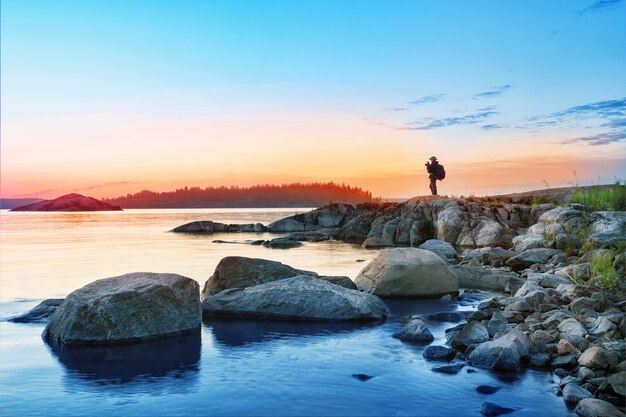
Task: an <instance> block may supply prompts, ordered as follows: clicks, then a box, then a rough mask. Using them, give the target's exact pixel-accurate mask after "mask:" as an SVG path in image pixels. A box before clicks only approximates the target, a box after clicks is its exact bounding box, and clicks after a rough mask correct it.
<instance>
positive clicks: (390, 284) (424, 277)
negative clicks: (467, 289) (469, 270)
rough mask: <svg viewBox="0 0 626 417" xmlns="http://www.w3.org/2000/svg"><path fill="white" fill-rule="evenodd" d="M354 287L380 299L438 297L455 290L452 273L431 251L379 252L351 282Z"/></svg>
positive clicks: (452, 292) (405, 249)
mask: <svg viewBox="0 0 626 417" xmlns="http://www.w3.org/2000/svg"><path fill="white" fill-rule="evenodd" d="M355 284H356V286H357V288H359V289H360V290H361V291H365V292H368V293H372V294H375V295H378V296H381V297H441V296H442V295H445V294H457V293H458V291H459V286H458V281H457V278H456V274H455V273H454V272H453V271H452V270H451V269H450V268H449V267H448V266H447V265H446V263H445V262H444V261H443V260H442V259H441V258H439V257H438V256H437V255H435V254H434V253H432V252H429V251H426V250H423V249H416V248H393V249H385V250H383V251H381V252H380V253H379V254H378V256H376V258H375V259H374V260H373V261H371V262H370V263H369V264H368V265H367V266H365V268H363V270H361V272H360V273H359V275H358V276H357V277H356V279H355Z"/></svg>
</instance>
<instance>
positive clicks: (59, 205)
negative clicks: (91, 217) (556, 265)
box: [11, 194, 122, 211]
mask: <svg viewBox="0 0 626 417" xmlns="http://www.w3.org/2000/svg"><path fill="white" fill-rule="evenodd" d="M120 210H122V209H121V208H120V206H113V205H111V204H109V203H104V202H102V201H99V200H96V199H95V198H93V197H86V196H84V195H81V194H66V195H63V196H61V197H58V198H55V199H52V200H44V201H38V202H36V203H32V204H27V205H25V206H20V207H15V208H14V209H11V211H120Z"/></svg>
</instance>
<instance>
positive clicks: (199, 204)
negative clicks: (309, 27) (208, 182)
mask: <svg viewBox="0 0 626 417" xmlns="http://www.w3.org/2000/svg"><path fill="white" fill-rule="evenodd" d="M102 201H103V202H106V203H109V204H113V205H119V206H120V207H123V208H212V207H214V208H231V207H244V208H245V207H321V206H324V205H326V204H328V203H330V202H341V203H347V204H359V203H367V202H372V201H379V199H376V198H373V197H372V193H371V192H369V191H366V190H363V189H361V188H359V187H352V186H350V185H345V184H336V183H334V182H327V183H319V182H315V183H291V184H282V185H269V184H264V185H255V186H252V187H237V186H232V187H206V188H200V187H184V188H179V189H177V190H175V191H165V192H155V191H147V190H144V191H141V192H138V193H135V194H128V195H126V196H121V197H117V198H111V199H104V200H102Z"/></svg>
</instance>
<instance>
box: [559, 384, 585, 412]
mask: <svg viewBox="0 0 626 417" xmlns="http://www.w3.org/2000/svg"><path fill="white" fill-rule="evenodd" d="M591 397H592V395H591V393H590V392H589V391H587V390H586V389H584V388H581V387H579V386H578V385H575V384H571V383H570V384H567V385H565V387H563V401H565V402H566V403H567V404H568V405H569V406H574V405H576V404H578V403H579V402H580V401H581V400H582V399H584V398H591Z"/></svg>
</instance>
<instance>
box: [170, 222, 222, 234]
mask: <svg viewBox="0 0 626 417" xmlns="http://www.w3.org/2000/svg"><path fill="white" fill-rule="evenodd" d="M227 229H228V225H227V224H224V223H217V222H212V221H210V220H208V221H196V222H191V223H186V224H183V225H182V226H178V227H176V228H174V229H172V230H171V231H172V232H175V233H192V234H204V235H211V234H213V233H219V232H225V231H226V230H227Z"/></svg>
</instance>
